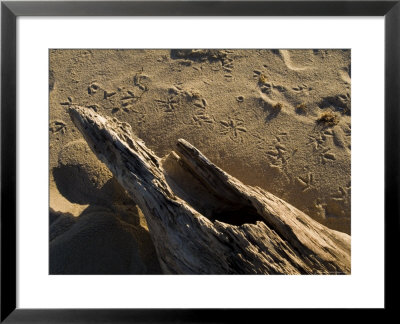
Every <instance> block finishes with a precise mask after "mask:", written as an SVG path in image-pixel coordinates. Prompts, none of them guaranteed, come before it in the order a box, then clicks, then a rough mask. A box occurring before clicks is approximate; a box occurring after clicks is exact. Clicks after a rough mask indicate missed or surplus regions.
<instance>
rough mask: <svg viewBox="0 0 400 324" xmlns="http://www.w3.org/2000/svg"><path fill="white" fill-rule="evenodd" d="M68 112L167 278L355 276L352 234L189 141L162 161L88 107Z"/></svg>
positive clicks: (117, 124)
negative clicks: (128, 203) (133, 208)
mask: <svg viewBox="0 0 400 324" xmlns="http://www.w3.org/2000/svg"><path fill="white" fill-rule="evenodd" d="M69 112H70V116H71V118H72V120H73V122H74V124H75V125H76V126H77V128H78V129H79V130H80V132H81V133H82V134H83V136H84V138H85V139H86V141H87V142H88V144H89V146H90V148H91V149H92V150H93V152H94V153H95V154H96V156H97V157H98V158H99V159H100V160H101V161H102V162H104V163H105V164H106V165H107V166H108V168H109V169H110V170H111V172H112V173H113V174H114V176H115V177H116V178H117V180H118V181H119V182H120V183H121V185H122V186H123V187H124V188H125V189H126V191H127V192H128V194H129V195H130V196H131V197H132V198H133V199H134V200H135V201H136V202H137V204H138V206H139V207H140V209H141V210H142V211H143V214H144V215H145V217H146V220H147V223H148V227H149V231H150V235H151V237H152V240H153V242H154V245H155V247H156V251H157V255H158V258H159V261H160V264H161V267H162V269H163V271H164V272H165V273H177V274H349V273H350V261H351V260H350V236H349V235H347V234H344V233H340V232H337V231H334V230H331V229H329V228H327V227H325V226H323V225H321V224H319V223H318V222H316V221H314V220H313V219H311V218H310V217H309V216H307V215H306V214H304V213H303V212H301V211H300V210H298V209H296V208H295V207H293V206H292V205H290V204H288V203H287V202H285V201H283V200H282V199H280V198H278V197H276V196H274V195H272V194H271V193H269V192H266V191H265V190H263V189H261V188H258V187H251V186H247V185H245V184H243V183H242V182H240V181H239V180H237V179H236V178H234V177H232V176H230V175H229V174H227V173H226V172H224V171H223V170H221V169H220V168H218V167H217V166H215V165H214V164H213V163H212V162H210V161H209V160H208V159H207V158H206V157H205V156H204V155H203V154H202V153H201V152H200V151H198V150H197V149H196V148H195V147H194V146H192V145H191V144H190V143H188V142H187V141H185V140H183V139H180V140H179V141H178V143H177V150H176V152H171V153H170V154H169V155H168V156H166V157H164V158H163V159H160V158H159V157H157V156H156V155H155V154H154V153H153V152H152V151H151V150H150V149H148V148H147V147H146V145H145V144H144V143H143V141H141V140H140V139H138V138H137V137H135V136H134V135H133V133H132V130H131V128H130V126H129V125H128V124H126V123H121V122H119V121H118V120H117V119H115V118H113V119H111V118H108V117H103V116H101V115H99V114H98V113H96V112H95V111H93V110H91V109H88V108H84V107H79V106H71V107H70V108H69ZM254 172H256V170H254Z"/></svg>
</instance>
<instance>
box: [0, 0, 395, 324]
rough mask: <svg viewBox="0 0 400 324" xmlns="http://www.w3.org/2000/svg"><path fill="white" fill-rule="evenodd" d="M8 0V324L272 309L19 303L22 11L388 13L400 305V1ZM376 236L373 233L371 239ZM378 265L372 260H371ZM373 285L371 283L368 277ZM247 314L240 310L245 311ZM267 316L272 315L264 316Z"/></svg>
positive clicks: (390, 265) (4, 220) (390, 198)
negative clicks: (24, 305) (18, 137)
mask: <svg viewBox="0 0 400 324" xmlns="http://www.w3.org/2000/svg"><path fill="white" fill-rule="evenodd" d="M95 4H96V5H93V2H87V1H2V2H1V296H0V297H1V318H0V321H1V322H3V321H4V322H5V323H31V322H35V323H89V322H91V323H93V322H102V323H131V322H134V323H167V322H176V323H198V322H213V323H220V322H229V323H231V322H236V321H237V320H238V319H239V318H240V317H241V316H243V315H244V316H246V317H247V318H254V319H255V318H257V317H258V316H261V317H264V316H270V313H268V314H266V312H267V311H268V312H275V310H274V311H273V310H267V309H261V310H260V309H258V310H255V309H252V310H244V309H235V310H228V309H213V310H211V309H201V310H195V309H147V310H146V309H96V310H94V309H19V308H16V299H17V293H16V270H17V269H16V190H17V187H16V163H17V158H16V130H17V125H16V81H17V80H16V54H17V52H16V36H17V31H16V19H17V17H18V16H110V15H112V16H384V19H385V179H384V181H385V216H384V217H385V310H393V309H395V308H396V306H397V302H396V298H395V297H392V296H395V289H396V288H397V287H398V286H399V285H398V284H399V279H398V275H397V274H396V273H395V269H396V267H395V265H394V262H395V261H396V259H397V258H396V256H397V255H398V249H397V247H396V246H397V245H398V244H397V243H396V241H395V240H396V239H397V237H398V235H399V228H400V218H399V214H400V213H399V205H400V204H399V201H400V200H399V198H400V195H399V179H400V174H399V156H400V147H399V127H400V122H399V121H400V114H399V103H400V65H399V61H400V0H396V1H128V2H126V1H125V2H119V1H115V2H112V1H103V2H96V3H95ZM371 239H373V238H371ZM371 266H373V258H372V259H371ZM366 284H367V283H366ZM239 315H240V316H239ZM265 318H266V317H265Z"/></svg>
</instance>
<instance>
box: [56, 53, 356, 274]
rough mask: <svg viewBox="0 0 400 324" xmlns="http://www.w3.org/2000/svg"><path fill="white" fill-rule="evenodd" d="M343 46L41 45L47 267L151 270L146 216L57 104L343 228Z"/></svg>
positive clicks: (347, 118) (347, 70) (346, 80)
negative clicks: (181, 145) (182, 153)
mask: <svg viewBox="0 0 400 324" xmlns="http://www.w3.org/2000/svg"><path fill="white" fill-rule="evenodd" d="M350 56H351V53H350V51H349V50H205V49H203V50H50V67H49V69H50V71H49V88H50V94H49V96H50V112H49V114H50V120H49V123H50V124H49V133H50V135H49V136H50V148H49V149H50V273H51V274H62V273H69V274H100V273H104V274H139V273H142V274H150V273H161V269H160V266H159V264H158V261H157V256H156V253H155V250H154V246H153V244H152V241H151V238H150V235H149V232H148V228H147V225H146V220H145V218H144V216H143V214H142V213H141V211H140V209H139V208H138V207H137V206H136V204H135V202H134V201H132V199H130V198H129V197H128V196H127V194H126V193H125V191H124V189H123V188H122V187H121V186H120V185H119V184H118V182H117V181H116V180H115V179H114V178H113V176H112V174H111V172H110V171H109V170H108V169H107V167H106V166H105V165H104V164H102V163H101V162H100V161H99V160H98V159H97V158H96V156H95V155H94V154H93V153H92V152H91V150H90V149H89V147H88V145H87V144H86V142H85V140H84V139H83V138H82V135H81V134H80V133H79V131H78V130H77V129H76V128H75V126H74V125H73V123H72V121H71V119H70V117H69V115H68V107H69V105H71V104H77V105H80V106H86V107H89V108H91V109H94V110H95V111H97V112H98V113H100V114H102V115H107V116H113V117H116V118H117V119H118V120H120V121H124V122H126V123H128V124H130V125H131V126H132V130H133V132H134V133H135V135H137V136H138V137H139V138H141V139H142V140H143V141H144V142H145V143H146V145H147V146H148V147H149V148H151V149H152V150H153V151H154V152H155V153H156V154H157V155H158V156H164V155H165V154H168V153H169V152H170V151H171V150H174V148H175V145H176V142H177V140H178V139H179V138H183V139H185V140H187V141H188V142H190V143H191V144H193V145H194V146H196V147H197V148H198V149H199V150H200V151H202V153H204V154H205V155H206V156H207V157H208V158H209V159H210V160H211V161H212V162H214V163H215V164H216V165H218V166H219V167H220V168H222V169H223V170H224V171H226V172H228V173H230V174H231V175H233V176H234V177H236V178H238V179H239V180H241V181H242V182H243V183H245V184H247V185H251V186H259V187H261V188H263V189H265V190H267V191H269V192H271V193H272V194H274V195H276V196H278V197H279V198H282V199H283V200H285V201H287V202H288V203H290V204H292V205H293V206H295V207H297V208H298V209H300V210H301V211H303V212H304V213H306V214H307V215H309V216H310V217H312V218H313V219H315V220H317V221H318V222H320V223H321V224H323V225H325V226H327V227H329V228H331V229H334V230H338V231H341V232H344V233H347V234H350V230H351V227H350V224H351V204H350V201H351V181H350V180H351V174H350V171H351V92H350V88H351V57H350Z"/></svg>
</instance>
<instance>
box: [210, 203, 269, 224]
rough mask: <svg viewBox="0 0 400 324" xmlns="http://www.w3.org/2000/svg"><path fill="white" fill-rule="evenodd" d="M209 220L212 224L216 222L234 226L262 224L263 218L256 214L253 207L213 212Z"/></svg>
mask: <svg viewBox="0 0 400 324" xmlns="http://www.w3.org/2000/svg"><path fill="white" fill-rule="evenodd" d="M209 219H210V220H211V221H213V222H214V221H216V220H217V221H219V222H224V223H227V224H231V225H236V226H240V225H243V224H256V222H264V218H262V217H261V216H260V215H259V214H258V213H257V211H256V209H255V208H254V207H253V206H240V207H238V208H236V209H227V210H222V211H213V212H212V214H211V216H210V217H209Z"/></svg>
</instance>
